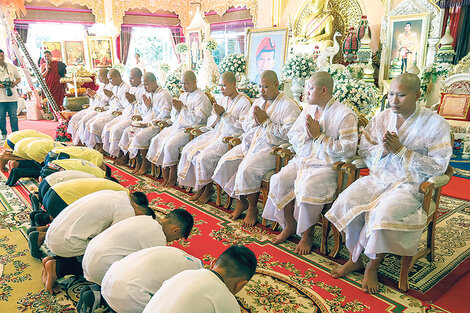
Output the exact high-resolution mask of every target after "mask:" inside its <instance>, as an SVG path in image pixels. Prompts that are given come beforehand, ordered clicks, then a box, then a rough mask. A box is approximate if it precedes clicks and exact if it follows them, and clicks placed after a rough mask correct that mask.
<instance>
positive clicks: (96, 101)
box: [67, 68, 109, 145]
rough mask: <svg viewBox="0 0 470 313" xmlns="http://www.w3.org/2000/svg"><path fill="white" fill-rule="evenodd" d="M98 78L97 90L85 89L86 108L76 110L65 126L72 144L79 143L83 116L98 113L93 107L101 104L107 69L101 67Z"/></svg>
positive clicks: (106, 82)
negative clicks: (70, 136)
mask: <svg viewBox="0 0 470 313" xmlns="http://www.w3.org/2000/svg"><path fill="white" fill-rule="evenodd" d="M98 79H99V81H100V84H99V87H98V90H97V91H94V90H92V89H90V88H88V89H87V91H86V92H87V95H88V97H89V106H88V108H86V109H83V110H81V111H79V112H77V113H76V114H75V115H74V116H72V118H71V119H70V120H69V126H68V127H67V132H69V133H70V134H71V135H72V142H73V144H74V145H78V144H79V143H80V132H79V129H80V125H81V122H82V121H83V118H84V117H85V116H87V117H88V118H87V120H89V119H90V118H91V117H92V115H91V114H90V113H93V114H98V112H97V111H95V108H97V107H99V106H101V102H100V97H101V96H104V92H103V89H104V88H105V87H106V85H107V84H109V80H108V69H107V68H102V69H100V71H99V73H98Z"/></svg>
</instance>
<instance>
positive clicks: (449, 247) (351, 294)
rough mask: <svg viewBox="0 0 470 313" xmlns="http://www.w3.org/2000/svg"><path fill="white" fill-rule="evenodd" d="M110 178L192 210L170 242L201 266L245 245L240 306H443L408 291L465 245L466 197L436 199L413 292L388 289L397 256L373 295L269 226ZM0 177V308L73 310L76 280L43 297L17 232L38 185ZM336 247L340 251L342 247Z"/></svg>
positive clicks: (435, 281)
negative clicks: (437, 210) (188, 227)
mask: <svg viewBox="0 0 470 313" xmlns="http://www.w3.org/2000/svg"><path fill="white" fill-rule="evenodd" d="M0 176H2V175H0ZM113 176H115V177H116V178H118V179H119V180H120V181H121V183H122V184H123V185H125V186H127V187H128V188H129V189H131V190H139V191H143V192H145V193H147V194H148V195H149V198H150V199H151V206H152V207H153V208H154V209H155V210H156V211H157V212H159V213H160V214H161V215H163V214H165V213H166V212H168V211H170V210H172V209H175V208H185V209H187V210H188V211H189V212H190V213H191V214H193V216H194V218H195V221H196V222H195V227H194V230H193V232H192V234H191V236H190V238H189V239H188V240H186V241H184V240H180V241H179V242H177V243H175V246H178V247H180V248H182V249H184V250H186V251H188V252H189V253H191V254H193V255H194V256H196V257H199V258H201V259H202V260H203V262H204V264H205V265H208V264H209V263H210V261H211V260H213V259H214V258H216V257H217V256H218V255H219V254H220V253H221V252H222V251H223V250H225V249H226V247H227V246H229V245H231V244H235V243H236V244H244V245H247V246H248V247H249V248H250V249H252V250H253V251H254V252H255V254H256V255H257V257H258V260H259V268H258V271H257V274H256V275H255V276H254V277H253V279H252V280H251V281H250V283H249V284H248V285H247V286H246V287H245V288H244V289H243V290H242V291H241V292H240V293H239V294H238V295H237V299H238V301H239V303H240V306H241V307H242V312H449V311H447V310H445V309H442V308H439V307H437V306H435V305H432V304H429V303H426V302H424V301H421V300H418V299H417V298H416V297H413V296H411V295H417V296H420V295H422V296H424V295H426V294H428V293H430V292H432V290H433V289H434V288H436V286H439V285H440V284H442V283H444V284H445V285H446V284H447V287H448V286H449V283H446V282H445V280H446V276H450V275H449V273H452V271H453V270H454V272H455V269H456V268H457V267H458V266H459V264H461V263H462V262H463V261H464V260H465V259H466V258H467V257H468V254H469V251H470V249H469V248H468V247H469V241H470V236H469V225H470V219H469V213H470V202H468V201H464V200H458V199H454V198H450V197H443V199H442V205H441V210H442V212H443V213H442V214H441V216H440V218H439V224H438V228H437V234H438V235H437V250H436V261H435V262H434V264H431V265H430V264H429V263H427V262H426V261H425V260H422V261H419V262H418V263H417V265H416V266H415V268H414V269H413V272H412V273H411V274H410V282H411V288H413V289H414V291H411V293H409V294H403V293H401V292H398V291H397V290H396V289H394V288H391V287H390V286H393V285H394V284H396V283H395V282H394V281H396V279H397V275H398V269H399V260H397V259H396V258H394V257H390V258H387V259H386V261H385V262H386V266H383V267H382V269H383V271H382V272H381V273H380V274H381V276H382V277H381V281H384V282H385V284H383V285H381V289H380V293H379V294H377V295H374V296H371V295H367V294H364V293H363V292H362V291H361V289H360V286H361V281H362V274H359V273H354V274H351V275H349V276H348V277H346V278H345V279H333V278H331V276H330V275H329V272H330V270H331V268H332V267H334V266H336V265H337V263H336V262H335V261H332V260H330V259H328V258H325V257H323V256H321V255H319V254H316V253H312V254H310V255H308V256H302V257H301V256H298V255H295V254H293V250H294V248H295V244H294V243H292V242H287V243H284V244H281V245H277V246H276V245H272V244H271V243H270V239H272V237H273V236H274V233H273V232H272V231H270V230H268V229H265V228H263V227H260V226H257V227H250V228H243V227H242V226H241V221H236V222H232V221H230V220H229V219H228V214H227V212H225V211H222V210H220V209H218V208H216V207H215V206H213V205H203V206H196V205H194V204H193V203H191V202H189V201H188V200H187V198H188V195H187V194H186V193H185V192H183V191H180V190H176V189H172V188H170V189H167V188H160V187H157V184H156V183H155V181H153V180H151V179H149V178H147V177H135V176H133V175H131V174H130V173H129V172H128V169H127V168H126V167H119V168H113ZM0 180H2V181H4V180H5V177H3V176H2V177H0ZM2 181H0V200H1V203H2V206H1V207H0V210H1V211H2V212H0V213H1V216H0V255H1V256H0V266H1V268H2V270H3V275H2V276H1V278H0V282H1V287H0V312H21V311H25V312H34V313H36V312H37V313H39V312H71V311H72V312H73V311H74V303H76V301H77V294H78V293H79V290H80V288H81V287H82V286H83V282H82V281H74V280H73V279H65V280H63V281H62V284H63V288H64V289H65V292H62V293H60V294H58V295H56V296H51V295H49V294H48V293H47V292H45V291H44V290H43V286H42V283H41V280H40V271H41V270H40V268H41V264H40V262H39V261H36V260H34V259H33V258H31V257H30V256H29V253H28V247H27V242H26V239H25V237H24V232H25V230H26V228H27V226H28V215H27V212H28V211H29V203H28V200H29V199H28V197H27V193H28V191H29V190H35V189H36V188H37V184H36V182H34V181H32V180H23V181H22V184H21V185H20V186H19V187H15V188H13V189H10V188H8V187H6V186H4V185H3V183H2ZM318 231H319V229H318ZM316 237H317V238H319V236H316ZM316 246H318V242H317V243H316ZM341 253H342V255H343V256H345V255H347V253H346V251H344V250H343V251H342V252H341ZM445 285H444V287H445ZM420 298H422V297H420Z"/></svg>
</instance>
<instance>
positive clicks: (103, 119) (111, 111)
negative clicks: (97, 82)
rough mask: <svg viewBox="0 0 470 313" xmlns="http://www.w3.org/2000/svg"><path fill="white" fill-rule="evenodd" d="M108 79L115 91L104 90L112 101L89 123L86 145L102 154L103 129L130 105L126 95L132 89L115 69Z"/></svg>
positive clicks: (110, 72) (109, 73)
mask: <svg viewBox="0 0 470 313" xmlns="http://www.w3.org/2000/svg"><path fill="white" fill-rule="evenodd" d="M108 78H109V81H110V82H111V84H113V90H107V89H104V90H103V92H104V94H105V95H106V96H107V97H109V99H110V100H109V107H108V109H107V110H106V111H104V112H101V113H99V114H98V115H96V116H95V117H93V118H92V119H91V120H90V122H89V123H87V127H88V131H89V133H90V134H89V136H88V138H87V139H86V142H85V144H86V146H87V147H89V148H95V149H96V150H98V151H100V152H103V142H102V141H101V134H102V132H103V128H104V126H105V125H106V124H107V123H108V122H109V121H111V120H112V119H114V118H116V117H117V116H118V115H119V114H121V113H122V111H124V109H125V108H126V106H127V104H128V100H127V98H126V95H127V93H128V91H129V88H130V86H129V85H128V84H127V83H125V82H124V81H123V80H122V77H121V74H120V73H119V71H118V70H116V69H114V68H113V69H111V70H109V72H108Z"/></svg>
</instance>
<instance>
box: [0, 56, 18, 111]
mask: <svg viewBox="0 0 470 313" xmlns="http://www.w3.org/2000/svg"><path fill="white" fill-rule="evenodd" d="M17 78H21V76H20V73H18V70H17V69H16V66H14V65H13V64H11V63H5V65H4V66H1V65H0V83H1V82H4V81H8V80H9V81H11V82H12V83H14V82H15V80H16V79H17ZM11 90H12V91H13V95H12V96H11V97H7V94H6V89H5V88H0V102H10V101H18V92H17V91H16V87H13V88H12V89H11Z"/></svg>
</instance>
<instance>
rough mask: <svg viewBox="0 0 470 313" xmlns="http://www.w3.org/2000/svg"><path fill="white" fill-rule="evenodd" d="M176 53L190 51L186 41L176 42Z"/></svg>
mask: <svg viewBox="0 0 470 313" xmlns="http://www.w3.org/2000/svg"><path fill="white" fill-rule="evenodd" d="M175 50H176V53H178V54H182V53H186V52H188V50H189V48H188V44H187V43H184V42H180V43H179V44H176V46H175Z"/></svg>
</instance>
